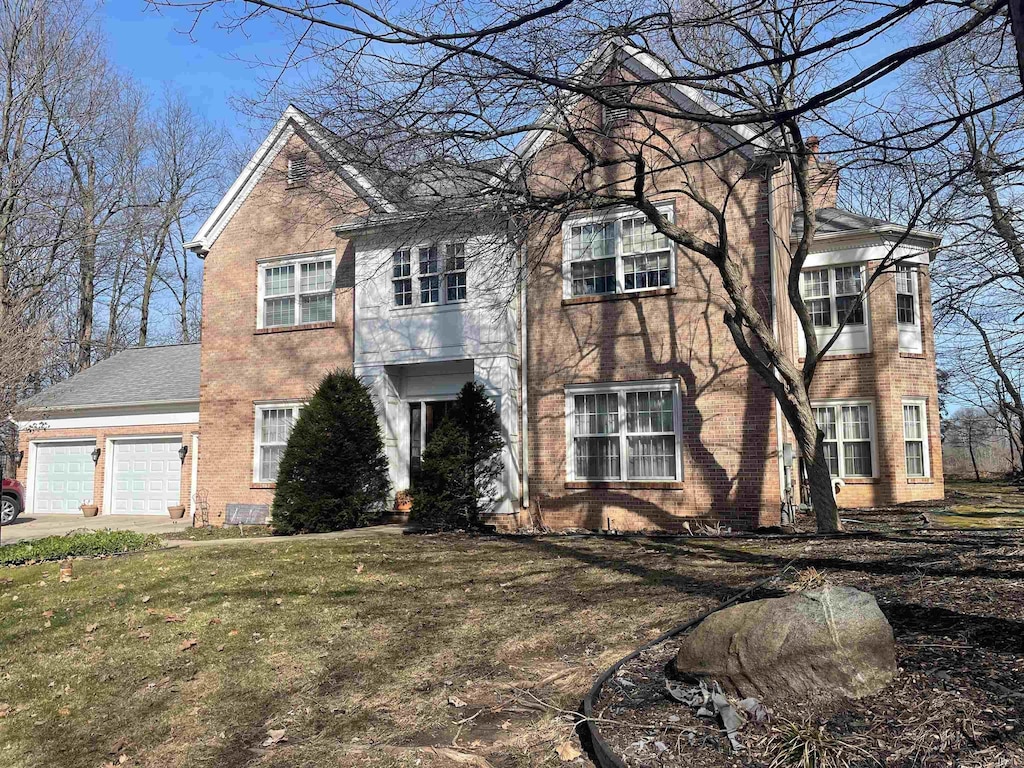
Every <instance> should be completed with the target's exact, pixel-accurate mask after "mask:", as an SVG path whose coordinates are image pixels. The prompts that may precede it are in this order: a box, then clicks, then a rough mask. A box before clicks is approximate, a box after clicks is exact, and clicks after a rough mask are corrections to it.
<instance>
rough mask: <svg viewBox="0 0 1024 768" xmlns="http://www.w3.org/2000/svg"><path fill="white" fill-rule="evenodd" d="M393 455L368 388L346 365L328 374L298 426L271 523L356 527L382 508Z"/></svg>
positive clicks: (297, 529) (288, 530) (318, 529)
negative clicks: (388, 451)
mask: <svg viewBox="0 0 1024 768" xmlns="http://www.w3.org/2000/svg"><path fill="white" fill-rule="evenodd" d="M389 488H390V481H389V480H388V461H387V457H386V456H385V455H384V441H383V439H382V438H381V434H380V425H379V424H378V423H377V413H376V411H375V409H374V407H373V399H372V398H371V397H370V391H369V390H368V389H367V388H366V385H365V384H363V382H361V381H360V380H359V379H358V378H356V377H355V376H354V375H353V374H352V373H349V372H348V371H342V370H337V371H332V372H331V373H328V374H327V375H326V376H325V377H324V379H323V381H321V382H320V386H319V387H317V390H316V392H315V393H314V394H313V397H312V398H311V399H310V401H309V403H308V404H307V405H306V406H305V407H304V408H303V409H302V411H301V412H300V413H299V418H298V419H297V420H296V422H295V425H294V426H293V427H292V431H291V435H290V436H289V437H288V445H287V446H286V447H285V449H284V456H282V457H281V466H280V468H279V470H278V475H277V492H276V493H275V494H274V505H273V514H272V517H271V523H272V525H273V526H274V531H275V532H276V533H283V534H293V533H323V532H326V531H340V530H344V529H346V528H357V527H359V526H362V525H367V524H368V523H371V522H373V521H375V520H376V519H377V518H379V517H380V516H381V514H383V512H384V509H385V506H386V504H387V500H388V490H389Z"/></svg>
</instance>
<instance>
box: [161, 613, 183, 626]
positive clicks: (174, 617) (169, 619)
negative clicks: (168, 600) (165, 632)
mask: <svg viewBox="0 0 1024 768" xmlns="http://www.w3.org/2000/svg"><path fill="white" fill-rule="evenodd" d="M184 620H185V619H184V618H183V617H181V616H179V615H178V614H176V613H169V614H167V615H166V616H164V623H165V624H172V623H174V622H177V621H184Z"/></svg>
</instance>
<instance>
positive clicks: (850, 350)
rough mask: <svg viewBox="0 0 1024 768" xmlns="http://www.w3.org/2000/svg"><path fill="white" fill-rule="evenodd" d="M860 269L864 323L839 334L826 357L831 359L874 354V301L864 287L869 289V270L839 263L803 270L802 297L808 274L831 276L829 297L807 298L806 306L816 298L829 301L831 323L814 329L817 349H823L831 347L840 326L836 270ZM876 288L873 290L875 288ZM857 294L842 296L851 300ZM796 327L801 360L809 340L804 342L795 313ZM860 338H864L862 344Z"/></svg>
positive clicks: (801, 279) (846, 326) (805, 352)
mask: <svg viewBox="0 0 1024 768" xmlns="http://www.w3.org/2000/svg"><path fill="white" fill-rule="evenodd" d="M858 266H859V267H860V281H861V292H862V294H863V296H862V298H861V309H862V310H863V312H864V322H863V323H862V324H860V323H858V324H851V323H847V324H846V325H844V326H843V328H842V330H841V331H839V338H837V339H836V341H835V343H834V344H833V345H832V346H831V347H830V348H829V350H828V352H827V353H826V354H825V357H826V358H828V357H830V356H832V355H864V354H868V353H870V352H871V349H872V336H873V334H872V330H871V301H870V298H869V297H870V295H871V290H868V291H864V287H865V286H866V285H867V280H868V277H869V276H868V274H867V269H866V268H865V266H864V265H863V263H862V262H853V263H837V264H830V265H828V266H818V267H806V266H805V267H804V269H803V270H802V271H801V272H800V295H801V296H803V295H804V275H806V274H807V273H808V272H821V271H823V270H824V271H827V272H828V296H827V297H824V296H822V297H806V298H804V303H805V304H806V303H807V302H808V301H812V300H813V299H814V298H828V300H829V305H830V310H829V311H830V312H831V314H830V320H829V326H828V327H827V328H826V327H824V326H818V325H816V326H814V331H815V334H816V335H817V337H818V346H819V347H821V346H823V345H825V344H827V343H828V341H829V340H830V339H831V338H832V336H833V335H834V334H835V332H836V328H837V327H838V323H839V307H838V302H837V298H838V296H837V295H836V270H837V269H842V268H843V267H858ZM872 288H873V287H872ZM852 295H854V294H843V296H846V297H848V296H852ZM793 316H794V325H795V328H796V337H797V351H798V353H799V355H800V356H801V357H803V356H805V355H806V354H807V340H806V339H805V338H804V333H803V328H802V327H801V326H800V323H799V320H797V319H796V312H794V313H793ZM859 337H863V340H861V339H860V338H859Z"/></svg>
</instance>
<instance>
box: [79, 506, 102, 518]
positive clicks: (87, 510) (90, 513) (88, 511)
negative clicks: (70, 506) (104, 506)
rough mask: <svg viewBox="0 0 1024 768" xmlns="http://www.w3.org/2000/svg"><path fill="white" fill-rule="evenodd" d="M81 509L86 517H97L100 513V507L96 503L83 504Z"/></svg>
mask: <svg viewBox="0 0 1024 768" xmlns="http://www.w3.org/2000/svg"><path fill="white" fill-rule="evenodd" d="M79 509H80V510H82V514H83V515H85V516H86V517H96V515H98V514H99V513H100V508H99V507H97V506H96V505H95V504H82V505H81V506H80V507H79Z"/></svg>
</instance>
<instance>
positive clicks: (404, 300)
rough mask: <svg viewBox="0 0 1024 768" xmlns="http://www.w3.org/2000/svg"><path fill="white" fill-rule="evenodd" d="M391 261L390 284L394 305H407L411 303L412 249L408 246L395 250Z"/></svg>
mask: <svg viewBox="0 0 1024 768" xmlns="http://www.w3.org/2000/svg"><path fill="white" fill-rule="evenodd" d="M391 263H392V266H391V285H392V287H393V289H394V296H395V306H396V307H408V306H409V305H410V304H412V251H410V250H409V249H408V248H404V249H401V250H398V251H395V252H394V254H393V255H392V257H391Z"/></svg>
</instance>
